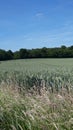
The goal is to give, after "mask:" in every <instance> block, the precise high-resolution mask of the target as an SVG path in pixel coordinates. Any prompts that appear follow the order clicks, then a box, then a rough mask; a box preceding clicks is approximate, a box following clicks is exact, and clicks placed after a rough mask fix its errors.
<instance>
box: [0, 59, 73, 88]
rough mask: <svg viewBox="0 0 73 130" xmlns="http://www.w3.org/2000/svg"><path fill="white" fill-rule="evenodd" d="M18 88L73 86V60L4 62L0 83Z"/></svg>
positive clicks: (1, 65)
mask: <svg viewBox="0 0 73 130" xmlns="http://www.w3.org/2000/svg"><path fill="white" fill-rule="evenodd" d="M3 81H4V82H6V83H7V84H10V83H12V82H14V84H16V85H18V86H23V87H24V86H26V87H32V86H34V85H35V86H41V83H42V82H43V81H44V82H45V86H46V87H49V88H53V87H56V89H57V90H58V88H61V87H62V86H64V87H72V86H73V59H25V60H12V61H3V62H1V64H0V82H3Z"/></svg>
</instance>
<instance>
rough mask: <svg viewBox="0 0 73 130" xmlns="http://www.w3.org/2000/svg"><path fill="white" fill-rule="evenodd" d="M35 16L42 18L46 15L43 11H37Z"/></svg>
mask: <svg viewBox="0 0 73 130" xmlns="http://www.w3.org/2000/svg"><path fill="white" fill-rule="evenodd" d="M35 16H36V17H38V18H41V17H43V16H44V14H43V13H42V12H37V13H36V15H35Z"/></svg>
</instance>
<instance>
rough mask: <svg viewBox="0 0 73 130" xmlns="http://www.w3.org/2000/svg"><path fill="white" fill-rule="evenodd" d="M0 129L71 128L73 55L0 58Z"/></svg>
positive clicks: (72, 126)
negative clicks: (68, 56) (40, 57)
mask: <svg viewBox="0 0 73 130" xmlns="http://www.w3.org/2000/svg"><path fill="white" fill-rule="evenodd" d="M0 130H73V59H30V60H29V59H28V60H27V59H26V60H12V61H3V62H1V63H0Z"/></svg>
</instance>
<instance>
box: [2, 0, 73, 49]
mask: <svg viewBox="0 0 73 130" xmlns="http://www.w3.org/2000/svg"><path fill="white" fill-rule="evenodd" d="M72 44H73V0H1V1H0V48H1V49H5V50H9V49H11V50H13V51H15V50H19V49H20V48H27V49H31V48H41V47H57V46H61V45H66V46H71V45H72Z"/></svg>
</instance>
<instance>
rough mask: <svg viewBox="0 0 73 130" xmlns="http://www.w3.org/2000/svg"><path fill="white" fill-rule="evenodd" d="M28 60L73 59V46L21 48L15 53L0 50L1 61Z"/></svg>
mask: <svg viewBox="0 0 73 130" xmlns="http://www.w3.org/2000/svg"><path fill="white" fill-rule="evenodd" d="M28 58H73V46H70V47H66V46H64V45H63V46H61V47H57V48H46V47H43V48H41V49H39V48H37V49H31V50H29V49H24V48H21V49H20V50H19V51H15V52H12V51H11V50H9V51H5V50H2V49H0V61H1V60H12V59H28Z"/></svg>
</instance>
